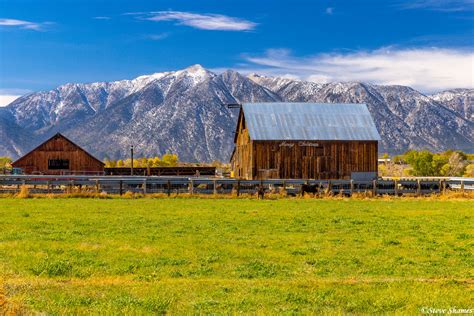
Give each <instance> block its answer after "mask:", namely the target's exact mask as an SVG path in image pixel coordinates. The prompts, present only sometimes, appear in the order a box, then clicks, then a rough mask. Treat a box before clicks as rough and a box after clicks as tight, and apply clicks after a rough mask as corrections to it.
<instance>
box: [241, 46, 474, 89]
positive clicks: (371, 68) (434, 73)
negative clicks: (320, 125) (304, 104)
mask: <svg viewBox="0 0 474 316" xmlns="http://www.w3.org/2000/svg"><path fill="white" fill-rule="evenodd" d="M244 58H245V59H246V60H247V62H248V63H249V64H248V65H246V66H245V67H243V69H239V70H240V71H245V72H257V73H263V74H267V75H273V76H281V75H285V74H292V75H295V76H297V77H299V78H300V79H302V80H310V81H318V82H330V81H362V82H369V83H374V84H384V85H406V86H410V87H413V88H416V89H419V90H420V91H423V92H433V91H439V90H443V89H451V88H474V53H473V52H472V51H470V50H469V51H467V50H461V49H443V48H416V49H396V48H382V49H378V50H374V51H366V52H352V53H345V54H341V53H337V54H336V53H333V54H319V55H315V56H304V57H296V56H293V55H292V54H291V52H290V51H289V50H285V49H272V50H268V51H267V52H266V53H265V54H263V55H261V56H249V55H244Z"/></svg>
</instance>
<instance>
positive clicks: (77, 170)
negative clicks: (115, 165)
mask: <svg viewBox="0 0 474 316" xmlns="http://www.w3.org/2000/svg"><path fill="white" fill-rule="evenodd" d="M12 166H13V167H14V168H21V169H22V170H23V173H25V174H45V175H61V174H102V173H103V172H104V163H103V162H102V161H100V160H99V159H97V158H95V157H94V156H92V155H91V154H89V153H88V152H86V151H85V150H84V149H82V148H81V147H79V146H78V145H76V144H74V143H73V142H72V141H70V140H69V139H67V138H66V137H64V136H63V135H61V134H59V133H58V134H56V135H54V136H53V137H51V138H50V139H48V140H46V141H45V142H44V143H42V144H41V145H39V146H38V147H36V148H35V149H33V150H32V151H30V152H29V153H27V154H26V155H24V156H23V157H21V158H20V159H18V160H17V161H15V162H13V163H12Z"/></svg>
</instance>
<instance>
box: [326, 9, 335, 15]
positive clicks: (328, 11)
mask: <svg viewBox="0 0 474 316" xmlns="http://www.w3.org/2000/svg"><path fill="white" fill-rule="evenodd" d="M333 13H334V8H326V14H327V15H332V14H333Z"/></svg>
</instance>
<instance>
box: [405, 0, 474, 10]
mask: <svg viewBox="0 0 474 316" xmlns="http://www.w3.org/2000/svg"><path fill="white" fill-rule="evenodd" d="M398 6H399V7H400V8H401V9H427V10H434V11H444V12H459V11H472V10H473V9H474V0H411V1H402V2H400V3H399V4H398Z"/></svg>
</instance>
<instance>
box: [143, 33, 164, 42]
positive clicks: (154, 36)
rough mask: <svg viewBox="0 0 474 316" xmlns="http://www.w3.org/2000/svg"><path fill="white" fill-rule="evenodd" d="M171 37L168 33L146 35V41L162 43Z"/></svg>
mask: <svg viewBox="0 0 474 316" xmlns="http://www.w3.org/2000/svg"><path fill="white" fill-rule="evenodd" d="M168 36H169V34H168V33H160V34H148V35H145V38H146V39H150V40H153V41H161V40H163V39H165V38H167V37H168Z"/></svg>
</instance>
